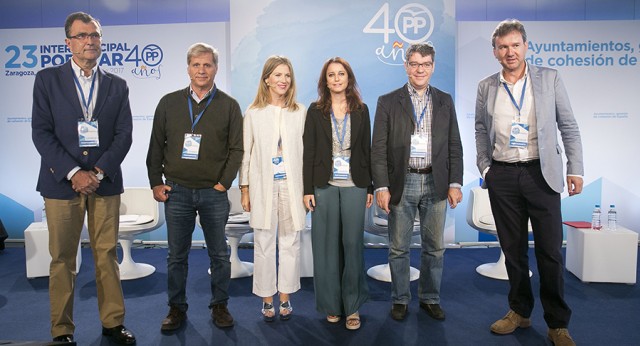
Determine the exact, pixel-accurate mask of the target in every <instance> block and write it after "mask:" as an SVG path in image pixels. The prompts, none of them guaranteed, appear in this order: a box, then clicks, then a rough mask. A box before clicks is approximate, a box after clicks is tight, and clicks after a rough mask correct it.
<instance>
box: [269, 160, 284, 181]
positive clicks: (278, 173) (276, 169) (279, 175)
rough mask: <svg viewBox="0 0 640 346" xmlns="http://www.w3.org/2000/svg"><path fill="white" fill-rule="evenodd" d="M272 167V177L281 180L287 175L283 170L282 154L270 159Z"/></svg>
mask: <svg viewBox="0 0 640 346" xmlns="http://www.w3.org/2000/svg"><path fill="white" fill-rule="evenodd" d="M271 163H272V167H273V179H275V180H282V179H285V178H286V177H287V172H285V170H284V160H283V159H282V156H275V157H273V158H272V159H271Z"/></svg>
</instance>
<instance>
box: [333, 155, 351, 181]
mask: <svg viewBox="0 0 640 346" xmlns="http://www.w3.org/2000/svg"><path fill="white" fill-rule="evenodd" d="M350 160H351V158H349V157H343V156H334V157H333V179H334V180H344V179H349V161H350Z"/></svg>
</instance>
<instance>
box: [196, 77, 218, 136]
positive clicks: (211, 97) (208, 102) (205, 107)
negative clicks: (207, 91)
mask: <svg viewBox="0 0 640 346" xmlns="http://www.w3.org/2000/svg"><path fill="white" fill-rule="evenodd" d="M216 91H218V88H214V89H213V91H212V92H211V95H209V101H207V104H206V105H205V106H204V108H203V109H202V111H200V113H198V115H197V116H196V118H195V119H194V118H193V103H192V101H191V97H189V118H190V119H191V133H193V131H194V130H195V128H196V124H198V122H199V121H200V118H202V114H204V111H205V110H206V109H207V107H209V104H210V103H211V101H212V100H213V96H214V95H215V94H216Z"/></svg>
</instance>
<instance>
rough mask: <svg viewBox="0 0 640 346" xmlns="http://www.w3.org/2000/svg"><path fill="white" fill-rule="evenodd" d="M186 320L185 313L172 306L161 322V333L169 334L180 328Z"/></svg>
mask: <svg viewBox="0 0 640 346" xmlns="http://www.w3.org/2000/svg"><path fill="white" fill-rule="evenodd" d="M186 319H187V312H186V311H182V310H180V309H179V308H178V307H177V306H172V307H171V308H170V309H169V314H168V315H167V317H165V319H164V320H162V326H161V327H160V330H161V331H163V332H169V331H172V330H176V329H178V328H180V327H182V324H183V323H184V321H186Z"/></svg>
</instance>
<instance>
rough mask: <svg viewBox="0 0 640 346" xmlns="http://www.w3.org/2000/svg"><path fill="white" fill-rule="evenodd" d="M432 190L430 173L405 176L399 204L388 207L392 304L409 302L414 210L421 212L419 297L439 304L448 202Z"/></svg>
mask: <svg viewBox="0 0 640 346" xmlns="http://www.w3.org/2000/svg"><path fill="white" fill-rule="evenodd" d="M434 191H435V188H434V183H433V176H432V175H431V174H417V173H407V176H406V178H405V183H404V190H403V193H402V198H401V199H400V203H398V205H392V206H391V207H390V209H391V212H390V213H389V242H390V244H389V267H390V269H391V300H392V302H393V303H394V304H409V301H411V290H410V280H409V267H410V263H409V250H410V245H411V236H412V235H413V227H414V226H413V222H414V220H415V217H416V210H417V211H419V212H420V238H421V241H422V251H421V252H420V279H419V281H418V298H419V299H420V301H421V302H424V303H427V304H439V303H440V284H441V282H442V268H443V262H444V249H445V248H444V222H445V218H446V207H447V203H446V201H447V200H446V199H443V200H440V199H438V198H437V197H436V196H435V195H434Z"/></svg>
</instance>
